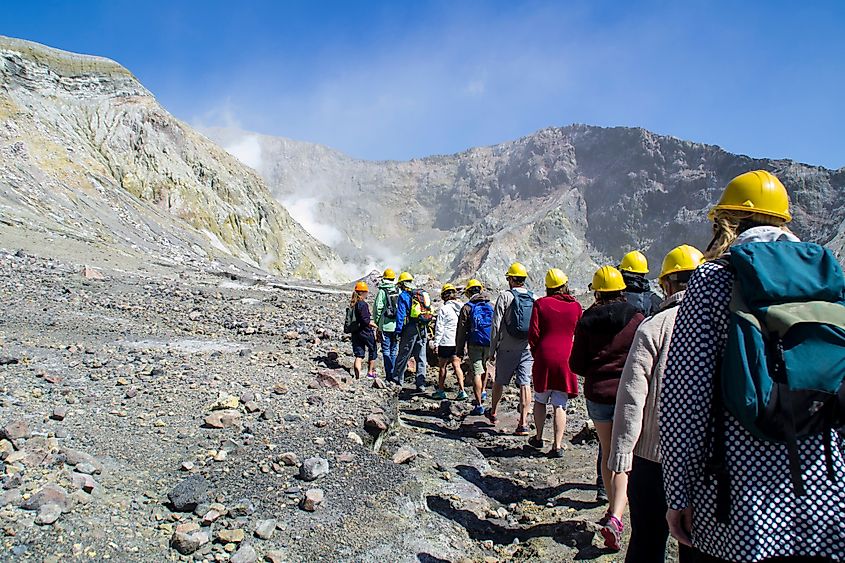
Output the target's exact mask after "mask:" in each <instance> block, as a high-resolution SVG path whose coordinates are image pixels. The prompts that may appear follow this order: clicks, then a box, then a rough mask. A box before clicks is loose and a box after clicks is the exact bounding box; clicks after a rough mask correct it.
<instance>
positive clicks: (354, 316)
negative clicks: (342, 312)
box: [343, 307, 361, 334]
mask: <svg viewBox="0 0 845 563" xmlns="http://www.w3.org/2000/svg"><path fill="white" fill-rule="evenodd" d="M356 309H357V307H347V308H346V318H345V319H344V321H343V332H345V333H347V334H351V333H353V332H357V331H358V329H359V328H360V327H361V321H359V320H358V311H357V310H356Z"/></svg>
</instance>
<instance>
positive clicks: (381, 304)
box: [373, 289, 387, 328]
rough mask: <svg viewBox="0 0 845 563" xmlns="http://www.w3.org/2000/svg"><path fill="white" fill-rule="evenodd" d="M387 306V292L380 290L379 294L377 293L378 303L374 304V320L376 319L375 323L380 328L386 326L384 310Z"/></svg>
mask: <svg viewBox="0 0 845 563" xmlns="http://www.w3.org/2000/svg"><path fill="white" fill-rule="evenodd" d="M386 304H387V292H386V291H385V290H383V289H379V290H378V293H376V301H375V303H374V304H373V318H374V319H375V323H376V325H378V328H381V327H382V326H383V325H384V309H385V305H386Z"/></svg>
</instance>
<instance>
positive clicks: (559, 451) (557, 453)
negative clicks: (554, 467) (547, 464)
mask: <svg viewBox="0 0 845 563" xmlns="http://www.w3.org/2000/svg"><path fill="white" fill-rule="evenodd" d="M549 457H550V458H552V459H563V448H552V449H550V450H549Z"/></svg>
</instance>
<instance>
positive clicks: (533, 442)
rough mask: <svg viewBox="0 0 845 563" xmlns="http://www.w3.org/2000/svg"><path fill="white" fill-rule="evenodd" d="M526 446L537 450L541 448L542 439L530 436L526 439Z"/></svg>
mask: <svg viewBox="0 0 845 563" xmlns="http://www.w3.org/2000/svg"><path fill="white" fill-rule="evenodd" d="M528 445H529V446H531V447H532V448H537V449H538V450H539V449H541V448H542V447H543V439H542V438H538V437H537V436H531V437H530V438H528Z"/></svg>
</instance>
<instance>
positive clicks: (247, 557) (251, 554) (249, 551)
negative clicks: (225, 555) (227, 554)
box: [229, 545, 258, 563]
mask: <svg viewBox="0 0 845 563" xmlns="http://www.w3.org/2000/svg"><path fill="white" fill-rule="evenodd" d="M229 561H230V562H231V563H255V562H256V561H258V554H256V553H255V549H254V548H253V547H252V546H251V545H242V546H241V548H240V549H239V550H238V551H236V552H235V554H234V555H232V558H231V559H230V560H229Z"/></svg>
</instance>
